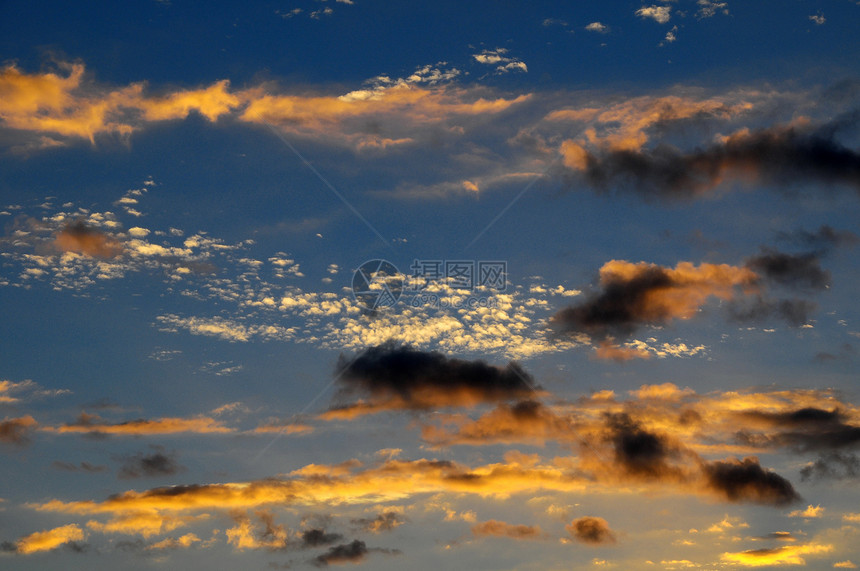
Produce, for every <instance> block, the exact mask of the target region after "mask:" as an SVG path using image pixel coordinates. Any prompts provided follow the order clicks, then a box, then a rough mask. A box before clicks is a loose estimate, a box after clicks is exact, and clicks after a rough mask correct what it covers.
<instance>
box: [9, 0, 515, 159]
mask: <svg viewBox="0 0 860 571" xmlns="http://www.w3.org/2000/svg"><path fill="white" fill-rule="evenodd" d="M331 13H332V9H331V8H323V9H320V10H315V11H313V12H310V16H311V18H319V17H321V16H323V15H329V14H331ZM294 14H295V12H291V13H289V14H285V16H289V15H294ZM496 52H498V50H496ZM502 59H504V60H505V61H501V60H500V62H499V64H500V65H498V69H499V71H500V72H507V71H512V70H520V71H526V70H527V68H526V65H525V64H524V63H523V62H522V61H520V60H518V59H516V58H507V57H502ZM459 74H460V71H459V70H457V69H455V68H452V69H441V68H440V67H438V66H432V65H428V66H422V67H419V68H418V69H416V70H415V71H414V72H413V73H412V74H410V75H409V76H407V77H404V78H397V79H391V78H389V77H387V76H380V77H377V78H373V79H372V80H370V81H369V82H368V83H369V84H370V85H369V87H368V88H366V89H358V90H354V91H351V92H349V93H346V94H343V95H328V94H320V95H308V94H301V95H298V94H291V93H289V92H286V91H285V90H283V89H281V88H279V87H277V86H275V85H273V84H263V85H256V86H251V87H248V88H246V89H243V90H233V89H231V87H230V82H229V80H226V79H223V80H219V81H216V82H214V83H212V84H210V85H208V86H202V87H199V88H192V89H174V90H167V89H163V90H160V91H161V93H159V94H153V93H148V92H147V91H148V90H147V85H146V84H144V83H133V84H130V85H128V86H125V87H118V88H112V87H110V86H105V85H100V84H98V83H96V82H95V81H94V79H93V78H92V77H90V76H89V75H88V74H87V73H86V71H85V67H84V65H83V64H82V63H60V64H58V70H57V71H56V72H48V73H33V74H28V73H26V72H23V71H21V70H19V69H18V68H17V67H16V66H14V65H9V66H6V67H5V68H3V69H2V70H0V120H2V125H3V126H5V127H6V128H7V129H13V130H16V131H17V132H19V133H22V134H25V135H26V134H30V135H31V136H30V138H29V139H28V140H27V141H25V143H24V144H23V145H18V148H20V149H39V148H47V147H51V146H57V145H60V144H66V143H68V142H71V141H73V140H74V139H84V140H89V141H90V142H91V143H93V144H94V143H95V140H96V137H98V136H105V135H112V136H119V137H123V138H127V137H129V136H130V135H132V134H133V133H135V132H137V131H140V130H142V129H144V128H146V127H147V126H148V125H150V124H152V123H156V122H163V121H172V120H181V119H185V118H187V117H188V116H189V115H190V114H192V113H197V114H199V115H201V116H203V117H205V118H206V119H207V120H209V121H211V122H215V121H218V120H220V119H222V118H224V117H235V118H238V119H239V120H240V121H244V122H250V123H263V122H265V123H269V124H272V125H276V126H278V127H279V128H281V129H283V130H285V131H289V132H292V133H296V134H303V135H306V136H312V137H319V138H323V137H328V138H329V139H330V140H332V141H333V140H336V141H338V142H339V143H341V144H342V143H346V144H348V145H351V146H354V147H355V148H359V147H360V146H361V144H362V143H364V142H367V141H368V140H373V139H374V137H373V136H369V137H368V133H366V125H367V122H368V120H373V121H376V122H377V123H378V122H384V123H385V124H386V126H387V128H388V129H389V130H391V131H397V132H399V133H410V132H412V133H414V132H415V130H416V129H420V128H421V127H426V126H428V125H434V124H435V125H444V124H446V123H448V122H451V121H453V122H459V119H460V118H463V117H469V116H475V115H483V114H488V113H489V114H493V113H498V112H500V111H503V110H505V109H507V108H509V107H510V106H512V105H516V104H517V103H520V102H523V101H525V100H527V99H528V96H521V97H518V98H515V99H513V100H505V99H502V98H493V99H488V98H485V97H482V96H481V93H480V90H477V91H476V90H468V89H454V88H444V87H443V88H439V89H437V88H435V87H436V86H437V85H439V84H440V82H445V81H448V80H450V79H453V78H454V77H457V76H458V75H459ZM483 93H486V91H484V92H483ZM387 138H388V139H391V140H395V139H400V138H403V137H399V136H394V137H387Z"/></svg>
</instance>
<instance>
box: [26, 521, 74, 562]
mask: <svg viewBox="0 0 860 571" xmlns="http://www.w3.org/2000/svg"><path fill="white" fill-rule="evenodd" d="M83 540H84V530H83V529H81V528H80V527H79V526H77V525H74V524H69V525H64V526H62V527H56V528H54V529H49V530H45V531H37V532H35V533H31V534H30V535H27V536H25V537H22V538H21V539H19V540H18V541H17V543H16V549H17V552H18V553H21V554H23V555H28V554H30V553H37V552H39V551H50V550H51V549H55V548H57V547H60V546H61V545H63V544H66V543H69V542H75V541H83Z"/></svg>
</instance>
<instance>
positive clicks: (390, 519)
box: [350, 511, 405, 533]
mask: <svg viewBox="0 0 860 571" xmlns="http://www.w3.org/2000/svg"><path fill="white" fill-rule="evenodd" d="M350 523H352V524H353V525H357V526H358V527H360V528H361V529H362V530H363V531H368V532H370V533H382V532H383V531H391V530H393V529H395V528H397V527H400V526H401V525H403V524H404V523H405V520H404V519H403V516H401V515H400V514H399V513H397V512H393V511H388V512H383V513H381V514H379V515H378V516H376V517H375V518H357V519H353V520H351V522H350Z"/></svg>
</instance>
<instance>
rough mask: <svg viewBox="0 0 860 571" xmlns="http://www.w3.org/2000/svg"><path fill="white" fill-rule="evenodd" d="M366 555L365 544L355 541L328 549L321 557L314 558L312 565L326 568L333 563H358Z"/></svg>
mask: <svg viewBox="0 0 860 571" xmlns="http://www.w3.org/2000/svg"><path fill="white" fill-rule="evenodd" d="M368 553H369V551H368V549H367V544H365V543H364V542H363V541H359V540H358V539H356V540H353V541H352V542H351V543H344V544H342V545H336V546H334V547H332V548H330V549H329V550H328V551H326V552H325V553H323V554H322V555H318V556H317V557H316V558H314V560H313V563H314V565H316V566H317V567H326V566H327V565H331V564H333V563H334V564H340V563H358V562H359V561H362V560H363V559H364V558H365V557H366V556H367V554H368Z"/></svg>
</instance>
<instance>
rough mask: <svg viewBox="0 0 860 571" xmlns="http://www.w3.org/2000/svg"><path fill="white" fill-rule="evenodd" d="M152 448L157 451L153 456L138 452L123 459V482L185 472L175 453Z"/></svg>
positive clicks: (120, 474) (157, 447)
mask: <svg viewBox="0 0 860 571" xmlns="http://www.w3.org/2000/svg"><path fill="white" fill-rule="evenodd" d="M152 448H153V449H155V451H154V452H152V453H151V454H144V453H143V452H138V453H137V454H134V455H133V456H125V457H121V458H120V459H121V461H122V466H121V467H120V469H119V473H118V477H119V478H121V479H123V480H129V479H134V478H157V477H159V476H172V475H173V474H176V473H178V472H181V471H183V470H185V467H184V466H181V465H180V464H179V463H178V462H177V461H176V453H175V452H169V453H168V452H165V451H164V449H163V448H161V447H160V446H153V447H152Z"/></svg>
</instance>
